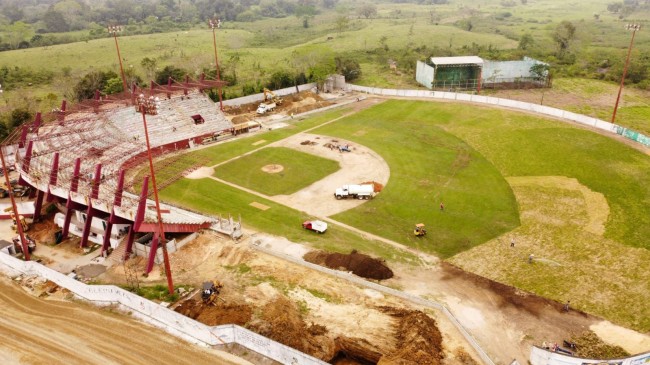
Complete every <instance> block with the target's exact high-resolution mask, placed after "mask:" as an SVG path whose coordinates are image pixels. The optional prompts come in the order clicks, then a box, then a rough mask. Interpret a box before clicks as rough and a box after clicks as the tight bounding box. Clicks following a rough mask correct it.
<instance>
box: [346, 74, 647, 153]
mask: <svg viewBox="0 0 650 365" xmlns="http://www.w3.org/2000/svg"><path fill="white" fill-rule="evenodd" d="M346 90H347V91H358V92H363V93H367V94H375V95H384V96H398V97H407V98H431V99H446V100H458V101H466V102H472V103H479V104H489V105H497V106H503V107H507V108H512V109H518V110H523V111H529V112H534V113H538V114H543V115H548V116H551V117H555V118H560V119H564V120H569V121H571V122H575V123H579V124H582V125H586V126H589V127H593V128H598V129H600V130H603V131H606V132H609V133H613V134H618V135H621V136H623V137H625V138H628V139H631V140H633V141H635V142H639V143H641V144H642V145H644V146H647V147H650V137H648V136H645V135H643V134H641V133H639V132H636V131H634V130H631V129H628V128H625V127H622V126H620V125H617V124H613V123H610V122H606V121H604V120H601V119H597V118H593V117H588V116H586V115H582V114H577V113H572V112H569V111H566V110H562V109H557V108H552V107H550V106H544V105H539V104H532V103H526V102H523V101H517V100H510V99H502V98H494V97H491V96H483V95H472V94H462V93H452V92H444V91H430V90H401V89H381V88H376V87H367V86H358V85H353V84H347V85H346Z"/></svg>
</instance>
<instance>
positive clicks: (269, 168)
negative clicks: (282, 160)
mask: <svg viewBox="0 0 650 365" xmlns="http://www.w3.org/2000/svg"><path fill="white" fill-rule="evenodd" d="M283 170H284V166H282V165H278V164H271V165H266V166H262V171H264V172H266V173H269V174H277V173H278V172H282V171H283Z"/></svg>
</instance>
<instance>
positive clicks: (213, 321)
mask: <svg viewBox="0 0 650 365" xmlns="http://www.w3.org/2000/svg"><path fill="white" fill-rule="evenodd" d="M174 310H175V311H176V312H178V313H180V314H182V315H184V316H187V317H190V318H192V319H196V320H197V321H199V322H201V323H205V324H207V325H208V326H218V325H221V324H236V325H239V326H244V325H245V324H246V323H248V322H249V321H250V320H251V318H252V316H253V310H252V308H251V307H250V306H249V305H246V304H244V305H240V304H230V303H222V302H220V301H217V304H216V305H205V304H203V302H202V301H201V300H187V301H185V302H183V303H181V304H180V305H179V306H178V307H176V308H175V309H174Z"/></svg>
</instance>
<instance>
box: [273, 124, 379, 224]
mask: <svg viewBox="0 0 650 365" xmlns="http://www.w3.org/2000/svg"><path fill="white" fill-rule="evenodd" d="M305 141H311V142H314V143H315V144H311V143H310V144H302V143H303V142H305ZM326 144H338V145H348V146H349V148H350V150H351V152H340V151H339V150H338V149H336V148H329V147H326V146H325V145H326ZM269 146H273V147H287V148H293V149H295V150H298V151H301V152H305V153H309V154H312V155H316V156H320V157H325V158H328V159H330V160H334V161H338V162H339V165H340V166H341V168H340V170H338V171H336V172H335V173H333V174H331V175H328V176H326V177H325V178H324V179H322V180H319V181H317V182H315V183H313V184H311V185H310V186H308V187H306V188H304V189H301V190H300V191H298V192H296V193H294V194H291V195H276V196H274V197H273V200H275V201H277V202H279V203H281V204H284V205H287V206H289V207H292V208H294V209H298V210H302V211H304V212H307V213H309V214H311V215H314V216H317V217H326V216H330V215H334V214H336V213H340V212H342V211H345V210H348V209H351V208H354V207H356V206H358V205H360V204H363V201H362V200H355V199H347V200H336V199H335V198H334V191H335V190H336V189H337V188H340V187H341V186H343V185H346V184H361V183H363V182H367V181H376V182H379V183H381V184H383V185H385V184H386V183H387V182H388V179H389V177H390V169H389V168H388V164H387V163H386V161H384V159H383V158H381V156H379V155H378V154H377V153H375V152H374V151H372V150H370V149H369V148H367V147H365V146H362V145H359V144H356V143H351V142H349V141H345V140H341V139H334V138H331V137H327V136H319V135H315V134H309V133H298V134H296V135H293V136H291V137H289V138H286V139H283V140H281V141H278V142H276V143H273V144H270V145H269ZM324 192H329V194H327V193H324Z"/></svg>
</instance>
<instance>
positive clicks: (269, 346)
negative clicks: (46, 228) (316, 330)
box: [0, 253, 327, 365]
mask: <svg viewBox="0 0 650 365" xmlns="http://www.w3.org/2000/svg"><path fill="white" fill-rule="evenodd" d="M0 272H3V273H5V274H8V275H16V274H24V275H33V276H39V277H42V278H45V279H47V280H50V281H52V282H54V283H56V284H57V285H59V286H61V287H63V288H66V289H68V290H70V291H71V292H72V293H74V294H75V295H76V296H77V297H79V298H81V299H84V300H87V301H90V302H92V303H94V304H97V305H107V304H117V305H119V307H120V308H122V309H124V310H125V311H127V312H131V313H132V315H133V316H134V317H136V318H138V319H141V320H143V321H145V322H147V323H150V324H152V325H154V326H156V327H159V328H162V329H164V330H165V331H167V332H169V333H171V334H173V335H175V336H177V337H180V338H183V339H184V340H186V341H189V342H192V343H195V344H199V345H204V346H214V345H223V344H229V343H237V344H239V345H241V346H243V347H245V348H247V349H249V350H251V351H255V352H257V353H259V354H261V355H264V356H266V357H268V358H271V359H273V360H275V361H278V362H280V363H282V364H292V363H297V364H305V365H312V364H314V365H316V364H318V365H325V364H327V363H325V362H323V361H320V360H318V359H316V358H314V357H312V356H309V355H307V354H304V353H302V352H300V351H298V350H295V349H293V348H291V347H288V346H285V345H282V344H280V343H278V342H275V341H273V340H270V339H268V338H266V337H264V336H261V335H258V334H256V333H254V332H251V331H249V330H247V329H244V328H241V327H238V326H235V325H224V326H214V327H210V326H206V325H205V324H203V323H200V322H197V321H195V320H193V319H191V318H188V317H185V316H184V315H182V314H179V313H176V312H174V311H173V310H171V309H168V308H165V307H163V306H161V305H159V304H156V303H154V302H152V301H150V300H147V299H145V298H142V297H140V296H138V295H135V294H133V293H131V292H129V291H126V290H124V289H122V288H118V287H116V286H114V285H86V284H84V283H81V282H79V281H76V280H74V279H72V278H70V277H68V276H66V275H63V274H61V273H60V272H57V271H54V270H52V269H50V268H48V267H45V266H43V265H41V264H39V263H36V262H33V261H27V262H25V261H21V260H18V259H16V258H15V257H12V256H9V255H6V254H3V253H0Z"/></svg>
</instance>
